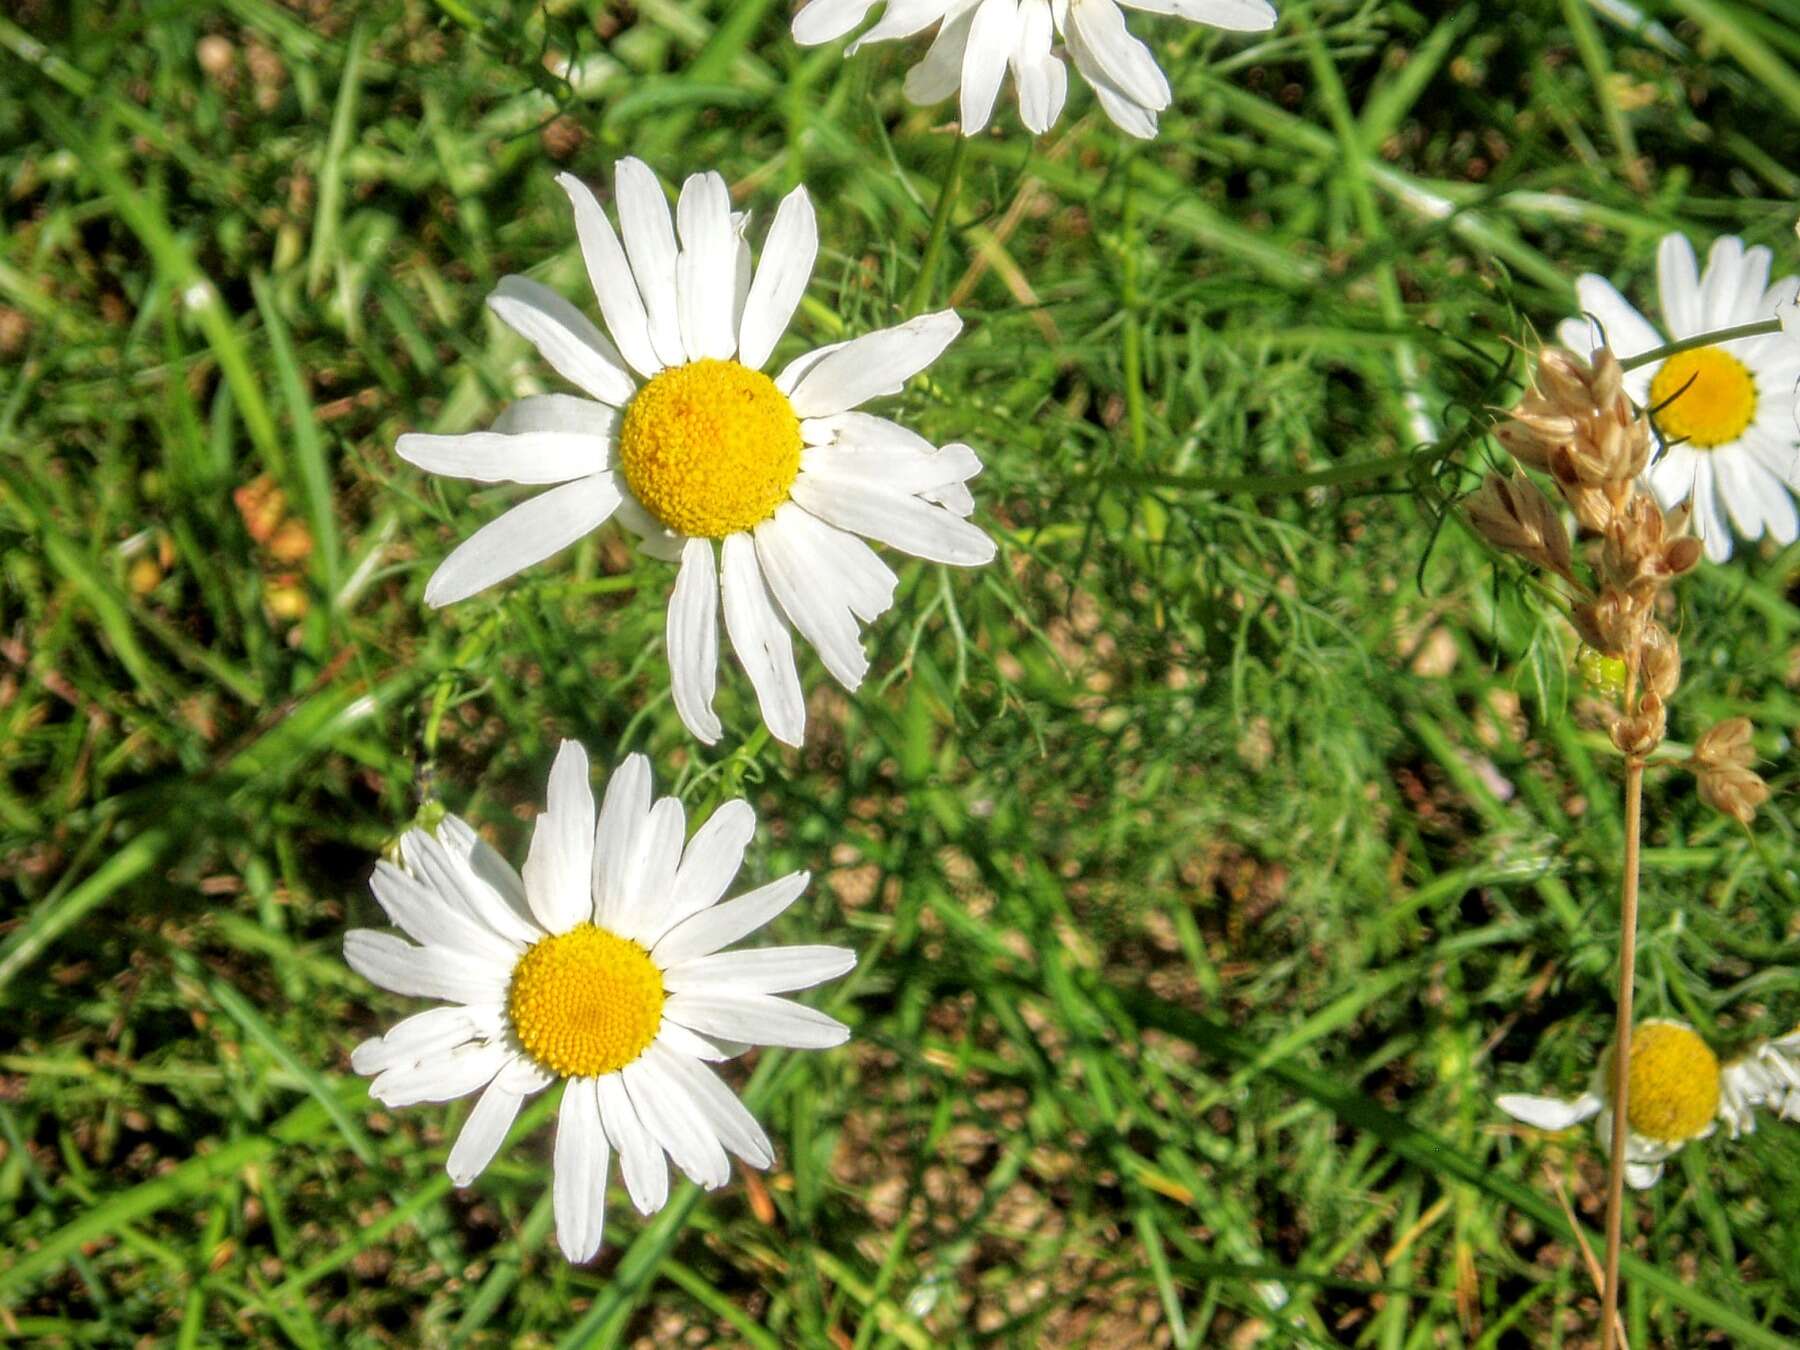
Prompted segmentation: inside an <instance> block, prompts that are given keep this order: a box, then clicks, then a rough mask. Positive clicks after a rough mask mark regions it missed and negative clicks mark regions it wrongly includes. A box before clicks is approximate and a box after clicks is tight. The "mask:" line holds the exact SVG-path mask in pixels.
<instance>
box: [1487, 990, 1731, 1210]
mask: <svg viewBox="0 0 1800 1350" xmlns="http://www.w3.org/2000/svg"><path fill="white" fill-rule="evenodd" d="M1722 1089H1723V1084H1722V1077H1721V1073H1720V1070H1719V1059H1718V1056H1717V1055H1715V1054H1713V1052H1712V1047H1711V1046H1709V1045H1707V1043H1706V1042H1705V1041H1704V1040H1702V1039H1701V1038H1700V1034H1699V1033H1698V1032H1697V1031H1695V1030H1694V1029H1693V1028H1692V1027H1690V1026H1688V1025H1687V1023H1685V1022H1676V1021H1673V1020H1670V1019H1668V1018H1651V1019H1649V1020H1647V1021H1644V1022H1640V1023H1638V1025H1637V1027H1636V1028H1635V1029H1633V1031H1632V1033H1631V1063H1630V1067H1629V1070H1628V1082H1627V1088H1626V1096H1627V1102H1626V1106H1625V1123H1626V1126H1627V1127H1628V1130H1629V1132H1628V1133H1627V1135H1626V1137H1625V1180H1626V1181H1627V1182H1629V1183H1630V1184H1631V1185H1632V1186H1633V1187H1634V1188H1636V1189H1638V1190H1643V1189H1645V1188H1646V1187H1649V1186H1654V1185H1655V1184H1656V1181H1657V1178H1659V1177H1661V1176H1662V1170H1663V1163H1664V1162H1665V1161H1667V1160H1668V1159H1669V1158H1670V1157H1672V1156H1673V1155H1674V1154H1676V1153H1677V1152H1679V1151H1680V1149H1681V1146H1682V1145H1683V1144H1687V1143H1691V1142H1693V1141H1694V1140H1696V1139H1704V1138H1706V1137H1707V1136H1708V1135H1710V1134H1711V1133H1712V1132H1713V1128H1714V1126H1715V1124H1716V1123H1717V1121H1718V1120H1720V1119H1722V1118H1725V1116H1724V1110H1723V1109H1722V1108H1723V1107H1724V1105H1725V1102H1724V1094H1723V1090H1722ZM1494 1104H1495V1105H1496V1106H1498V1107H1499V1108H1500V1109H1501V1110H1502V1111H1504V1112H1506V1114H1507V1115H1509V1116H1511V1117H1512V1118H1513V1119H1514V1120H1518V1121H1522V1122H1524V1123H1525V1124H1527V1125H1530V1126H1533V1127H1535V1128H1537V1129H1540V1130H1566V1129H1568V1128H1569V1127H1570V1126H1572V1125H1579V1124H1581V1123H1582V1122H1583V1121H1585V1120H1593V1121H1594V1133H1595V1136H1596V1137H1597V1138H1598V1139H1599V1141H1600V1147H1601V1149H1602V1150H1603V1151H1604V1150H1607V1149H1609V1148H1610V1147H1611V1145H1612V1055H1611V1052H1610V1051H1609V1052H1608V1053H1607V1054H1606V1055H1604V1056H1602V1057H1601V1061H1600V1064H1599V1066H1598V1067H1597V1068H1596V1069H1595V1070H1594V1075H1593V1078H1592V1080H1591V1081H1590V1083H1589V1084H1588V1090H1587V1091H1586V1092H1584V1093H1582V1094H1581V1096H1579V1097H1577V1098H1576V1099H1575V1100H1574V1101H1567V1100H1565V1099H1563V1098H1561V1097H1532V1096H1526V1095H1523V1094H1517V1093H1514V1094H1507V1095H1504V1096H1500V1097H1497V1098H1495V1100H1494ZM1728 1123H1729V1122H1728Z"/></svg>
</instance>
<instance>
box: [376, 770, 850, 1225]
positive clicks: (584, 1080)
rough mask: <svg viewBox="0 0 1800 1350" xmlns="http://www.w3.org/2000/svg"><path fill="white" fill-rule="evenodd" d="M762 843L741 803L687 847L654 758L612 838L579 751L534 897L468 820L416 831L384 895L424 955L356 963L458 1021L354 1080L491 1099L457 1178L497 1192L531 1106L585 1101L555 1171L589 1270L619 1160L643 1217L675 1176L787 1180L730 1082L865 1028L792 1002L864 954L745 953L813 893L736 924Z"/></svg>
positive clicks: (571, 1119)
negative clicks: (543, 1096)
mask: <svg viewBox="0 0 1800 1350" xmlns="http://www.w3.org/2000/svg"><path fill="white" fill-rule="evenodd" d="M755 829H756V816H755V813H754V812H753V811H752V810H751V808H750V806H749V804H748V803H746V802H742V801H733V802H727V803H726V804H725V805H723V806H721V807H720V808H719V809H718V810H717V811H715V812H714V813H713V814H712V816H711V818H710V819H708V820H707V822H706V824H704V825H702V826H701V827H700V828H699V829H698V830H696V831H695V832H694V837H693V838H692V839H691V840H686V847H685V848H684V847H683V841H684V839H685V836H686V826H685V821H684V818H683V814H682V808H681V803H680V802H679V801H678V800H676V799H675V798H673V797H664V798H662V799H660V800H659V801H657V802H656V803H655V804H654V805H652V803H651V799H650V763H649V761H648V760H647V759H645V758H644V756H642V755H632V756H630V757H629V758H628V759H626V761H625V762H624V763H623V764H622V765H620V766H619V769H618V771H617V772H616V773H614V774H613V776H612V781H611V782H610V783H608V784H607V789H606V800H605V802H604V804H603V805H602V806H601V808H600V812H599V818H598V821H596V819H595V813H594V794H593V792H592V790H591V789H590V788H589V786H588V759H587V753H586V752H585V751H584V750H583V749H582V748H581V747H580V746H579V745H577V744H576V743H575V742H573V741H564V742H563V745H562V749H561V751H560V752H559V753H558V754H557V756H556V763H555V765H554V766H553V767H552V768H551V770H550V802H549V809H547V810H546V811H545V812H544V813H543V814H542V815H540V816H539V817H538V819H537V827H536V830H535V832H534V833H533V835H532V838H531V851H530V854H529V855H528V856H527V857H526V860H525V871H524V875H523V877H521V876H520V874H519V873H518V872H515V871H514V870H513V869H512V867H511V866H509V865H508V864H507V863H506V862H505V861H504V860H503V859H502V858H501V857H500V856H499V854H497V853H495V852H494V850H493V849H491V848H489V847H488V846H487V845H486V844H484V843H482V842H481V841H480V840H479V839H478V838H477V837H476V835H475V832H474V831H473V830H472V829H470V828H469V826H468V825H467V824H465V823H464V822H463V821H461V820H458V819H457V818H456V817H455V816H449V817H446V818H445V820H444V822H443V823H442V824H441V825H440V826H439V827H438V832H437V834H436V836H435V837H434V836H433V835H430V834H427V833H426V832H424V831H423V830H413V831H412V832H411V833H409V834H408V835H407V836H406V837H405V838H404V839H403V840H402V841H401V845H400V850H401V859H402V865H401V866H398V867H396V866H394V865H393V864H392V863H389V862H385V861H384V862H380V863H377V864H376V867H375V876H374V879H373V881H372V883H371V884H372V887H373V889H374V892H375V898H376V899H377V900H378V901H380V902H381V907H382V909H383V910H385V911H386V912H387V916H388V917H389V918H390V919H392V920H393V921H394V924H395V926H396V927H398V928H400V929H401V930H402V931H403V932H405V933H406V935H407V936H408V937H410V938H412V939H413V940H414V942H416V943H417V944H418V945H417V946H415V945H413V942H408V941H406V939H405V938H402V937H399V936H397V935H395V934H393V933H385V932H377V931H375V930H372V929H367V928H359V929H356V930H354V931H352V932H351V933H349V934H348V935H347V936H346V937H345V939H344V958H345V960H347V961H348V962H349V963H350V966H351V968H352V969H353V970H355V971H356V972H357V973H358V974H359V975H362V976H363V977H364V978H365V979H368V980H370V981H371V982H373V983H375V984H378V985H380V986H381V987H382V988H384V989H389V990H392V991H393V992H394V993H397V994H407V995H411V996H414V997H418V998H436V999H443V1000H445V1004H444V1006H441V1007H436V1008H432V1009H430V1010H428V1011H426V1012H422V1013H418V1014H415V1015H414V1016H412V1017H408V1018H406V1019H405V1020H404V1021H402V1022H399V1023H397V1024H396V1025H395V1026H394V1027H393V1028H392V1029H391V1030H390V1031H389V1032H388V1033H387V1034H386V1035H385V1036H380V1037H377V1038H375V1039H374V1040H369V1041H365V1042H363V1043H362V1044H361V1045H359V1046H357V1048H356V1051H355V1053H354V1054H353V1055H352V1056H351V1058H350V1063H351V1065H352V1067H353V1068H355V1070H356V1071H357V1072H358V1073H360V1074H366V1075H369V1076H370V1077H372V1078H373V1079H374V1081H373V1082H372V1083H371V1084H370V1085H369V1092H370V1094H371V1095H372V1096H374V1097H375V1098H376V1099H377V1100H378V1101H380V1102H382V1103H383V1104H384V1105H386V1106H408V1105H411V1104H412V1103H414V1102H441V1101H449V1100H450V1099H452V1098H454V1097H465V1096H468V1095H469V1094H470V1093H474V1092H479V1093H480V1094H481V1096H480V1098H479V1099H478V1100H477V1101H476V1103H475V1107H474V1109H473V1110H472V1111H470V1113H469V1118H468V1120H467V1121H466V1122H465V1123H464V1125H463V1128H462V1132H461V1133H460V1134H459V1135H458V1136H457V1138H456V1143H455V1145H454V1146H453V1147H452V1148H451V1150H450V1157H449V1160H448V1162H447V1164H446V1166H447V1167H448V1169H449V1172H450V1176H451V1178H452V1179H453V1180H454V1181H455V1182H456V1184H457V1185H458V1186H467V1185H469V1184H470V1183H471V1182H472V1181H474V1180H475V1178H476V1177H477V1176H479V1175H480V1174H481V1172H482V1170H483V1169H484V1168H486V1167H487V1165H488V1163H489V1162H490V1161H492V1159H493V1157H494V1154H495V1152H496V1151H497V1150H498V1149H499V1147H500V1145H501V1143H502V1142H503V1141H504V1140H505V1138H506V1133H507V1131H508V1130H509V1129H511V1127H512V1123H513V1121H514V1119H515V1118H516V1117H517V1116H518V1114H519V1108H520V1106H521V1104H522V1103H523V1102H524V1100H525V1098H527V1097H528V1096H530V1095H531V1094H532V1093H534V1092H538V1091H541V1090H542V1089H544V1088H546V1087H548V1086H550V1084H551V1083H553V1082H555V1081H557V1080H558V1079H562V1080H564V1084H565V1086H564V1089H563V1099H562V1104H561V1106H560V1107H559V1114H558V1116H557V1123H556V1148H555V1156H554V1163H553V1167H554V1172H555V1182H554V1185H555V1192H554V1194H555V1200H554V1203H555V1209H556V1236H557V1241H558V1243H559V1244H560V1245H561V1247H562V1250H563V1254H564V1255H565V1256H567V1257H568V1258H569V1260H571V1261H587V1260H591V1259H592V1258H593V1256H594V1254H595V1253H596V1252H598V1251H599V1250H600V1234H601V1229H602V1227H603V1224H604V1221H605V1200H606V1181H607V1168H608V1164H609V1162H610V1159H611V1157H612V1154H613V1153H614V1152H617V1154H618V1156H619V1171H620V1173H621V1175H622V1176H623V1178H624V1181H625V1190H626V1192H627V1194H629V1195H630V1197H631V1202H632V1204H633V1205H635V1206H636V1207H637V1209H638V1212H639V1213H641V1214H651V1213H654V1212H655V1211H656V1210H658V1209H661V1208H662V1205H663V1202H664V1201H665V1200H666V1199H667V1198H668V1193H669V1171H668V1165H667V1163H666V1161H665V1157H664V1155H665V1154H666V1155H667V1157H668V1158H671V1159H673V1160H674V1162H675V1165H676V1166H677V1167H679V1168H680V1169H681V1170H682V1171H683V1172H684V1173H686V1174H687V1175H688V1176H689V1177H691V1178H692V1179H693V1180H695V1181H697V1182H699V1183H700V1184H701V1185H702V1186H705V1187H706V1188H707V1189H708V1190H711V1189H713V1188H715V1187H718V1186H722V1185H724V1184H725V1182H726V1181H727V1180H729V1179H730V1175H731V1169H730V1164H729V1163H728V1162H727V1161H726V1157H725V1155H726V1153H727V1152H730V1153H733V1154H735V1155H737V1156H738V1157H739V1158H741V1159H743V1160H744V1161H745V1162H746V1163H749V1164H750V1165H751V1166H752V1167H767V1166H769V1165H770V1163H771V1162H772V1161H773V1160H774V1150H773V1149H772V1148H771V1146H770V1144H769V1139H768V1136H767V1135H765V1134H764V1133H763V1130H762V1127H761V1126H760V1125H758V1124H757V1123H756V1120H755V1118H754V1117H753V1116H751V1114H750V1113H749V1111H747V1110H746V1109H745V1108H744V1106H743V1104H742V1103H740V1102H739V1101H738V1099H737V1098H736V1097H735V1096H733V1095H732V1093H731V1091H730V1089H728V1088H727V1087H726V1086H725V1085H724V1084H723V1083H722V1082H720V1081H719V1079H718V1078H717V1077H716V1076H715V1075H714V1074H713V1072H712V1070H710V1069H708V1068H707V1067H706V1064H707V1062H709V1061H718V1060H724V1059H728V1058H730V1057H731V1056H733V1055H735V1054H739V1053H741V1052H742V1051H743V1050H745V1049H747V1048H748V1047H749V1046H751V1045H784V1046H793V1047H797V1048H801V1049H820V1048H823V1047H826V1046H833V1045H840V1044H842V1043H843V1042H844V1040H845V1039H847V1037H848V1036H849V1034H850V1033H849V1029H848V1028H846V1027H845V1026H844V1025H843V1024H842V1023H841V1022H838V1021H837V1020H835V1019H834V1018H830V1017H827V1016H826V1015H825V1014H824V1013H821V1012H817V1011H815V1010H814V1009H812V1008H809V1007H806V1006H805V1005H803V1004H799V1003H795V1002H793V1001H792V1000H790V999H785V998H778V997H776V996H777V995H779V994H783V993H787V992H790V991H793V990H796V989H806V988H810V987H811V986H813V985H816V984H819V983H820V982H822V981H825V980H830V979H835V978H837V977H838V976H839V975H842V974H843V973H844V972H845V971H847V970H849V969H850V968H851V967H852V966H854V965H855V964H856V957H855V955H854V954H853V953H851V952H849V951H847V950H845V949H844V948H842V947H761V948H754V949H751V950H745V951H724V950H723V948H725V947H727V946H729V945H730V944H731V943H733V942H736V941H737V940H738V939H739V938H742V937H744V936H745V935H747V934H749V933H751V932H754V931H755V930H756V929H758V928H761V927H762V926H763V925H764V924H766V923H768V922H769V921H770V920H771V919H773V918H774V917H775V916H776V915H777V914H780V913H781V912H782V911H783V910H784V909H786V908H787V907H788V906H789V905H791V904H793V902H794V901H795V900H796V899H797V898H798V897H799V895H800V893H801V892H802V891H803V890H805V888H806V882H807V874H806V873H805V872H794V873H791V874H789V875H788V876H785V877H783V878H781V880H779V881H775V882H771V883H770V884H769V885H767V886H763V887H761V888H760V889H757V890H754V891H751V892H749V893H748V894H746V895H741V896H739V897H738V898H737V899H735V900H728V901H726V902H725V903H723V904H720V903H718V901H719V897H720V896H721V895H723V894H724V892H725V888H726V886H727V885H729V884H730V882H731V879H732V877H733V876H734V875H735V874H736V872H737V870H738V866H739V864H740V863H741V862H742V861H743V857H744V846H745V845H746V844H748V843H749V842H750V836H751V834H752V833H753V832H754V831H755Z"/></svg>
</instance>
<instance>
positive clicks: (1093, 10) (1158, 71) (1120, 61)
mask: <svg viewBox="0 0 1800 1350" xmlns="http://www.w3.org/2000/svg"><path fill="white" fill-rule="evenodd" d="M1064 32H1065V35H1066V36H1067V37H1068V40H1069V53H1070V55H1072V56H1073V57H1074V58H1075V65H1076V68H1077V69H1078V70H1080V71H1081V73H1082V74H1083V75H1084V76H1086V77H1087V79H1088V81H1089V82H1090V83H1092V84H1094V85H1095V86H1096V87H1101V86H1105V87H1109V88H1112V89H1115V90H1117V91H1118V92H1119V93H1120V94H1122V95H1124V97H1125V98H1127V99H1129V100H1130V101H1131V102H1132V103H1135V104H1137V105H1138V106H1139V107H1142V108H1145V109H1148V110H1149V111H1151V112H1160V111H1161V110H1162V109H1164V108H1166V107H1168V106H1169V99H1170V93H1169V82H1168V80H1167V79H1166V78H1164V76H1163V73H1162V68H1161V67H1160V66H1158V65H1157V64H1156V58H1155V57H1154V56H1152V55H1151V54H1150V49H1149V48H1148V47H1146V46H1145V45H1144V44H1143V43H1142V42H1140V41H1139V40H1138V39H1137V38H1135V37H1133V36H1132V35H1131V32H1130V30H1129V29H1127V28H1126V27H1125V16H1124V14H1122V13H1120V11H1119V7H1118V6H1117V5H1116V4H1113V3H1112V0H1082V3H1080V4H1076V5H1070V6H1069V16H1068V18H1067V19H1066V20H1064Z"/></svg>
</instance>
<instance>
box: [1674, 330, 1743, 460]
mask: <svg viewBox="0 0 1800 1350" xmlns="http://www.w3.org/2000/svg"><path fill="white" fill-rule="evenodd" d="M1664 405H1667V406H1664ZM1650 406H1651V407H1652V408H1657V409H1660V410H1661V411H1659V412H1658V413H1657V414H1656V425H1657V429H1658V430H1660V431H1661V432H1662V434H1663V436H1664V438H1665V439H1667V440H1671V441H1686V442H1687V443H1688V444H1689V445H1695V446H1698V447H1699V448H1700V449H1702V450H1711V449H1712V448H1713V447H1714V446H1718V445H1724V444H1725V443H1726V442H1727V441H1734V440H1736V439H1737V438H1738V437H1739V436H1741V435H1743V434H1744V428H1745V427H1747V426H1749V425H1750V419H1751V418H1753V417H1755V416H1756V379H1755V377H1754V376H1752V375H1751V374H1750V371H1749V369H1748V367H1746V366H1745V365H1744V363H1743V362H1742V361H1740V360H1738V359H1737V357H1735V356H1732V355H1730V354H1728V353H1726V352H1723V351H1721V350H1720V349H1719V348H1717V347H1698V348H1696V349H1695V350H1693V351H1691V352H1678V353H1677V354H1676V355H1674V356H1671V357H1670V358H1669V359H1668V360H1667V361H1664V362H1663V363H1662V368H1661V369H1660V370H1658V371H1657V372H1656V378H1655V379H1653V380H1651V381H1650Z"/></svg>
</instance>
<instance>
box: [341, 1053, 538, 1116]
mask: <svg viewBox="0 0 1800 1350" xmlns="http://www.w3.org/2000/svg"><path fill="white" fill-rule="evenodd" d="M512 1057H513V1052H512V1051H511V1050H509V1049H508V1048H507V1047H506V1046H505V1045H502V1044H501V1043H499V1042H498V1041H489V1042H486V1043H482V1044H468V1045H459V1046H457V1047H456V1048H455V1049H454V1050H451V1051H448V1052H447V1053H445V1054H442V1055H437V1056H434V1057H433V1058H431V1059H429V1060H426V1061H423V1062H421V1063H419V1064H413V1065H408V1066H402V1067H397V1068H392V1069H388V1070H386V1071H385V1072H383V1073H380V1074H377V1075H376V1076H375V1079H374V1081H373V1082H371V1083H370V1084H369V1095H370V1096H371V1097H373V1098H374V1099H375V1100H376V1101H378V1102H380V1103H381V1104H382V1105H383V1106H414V1105H417V1104H418V1103H419V1102H448V1101H454V1100H455V1099H456V1098H458V1097H466V1096H468V1095H469V1094H470V1093H471V1092H474V1091H476V1090H477V1089H479V1088H481V1087H484V1086H485V1085H486V1084H487V1083H489V1082H490V1081H492V1079H493V1077H494V1075H495V1074H497V1073H499V1072H500V1070H501V1069H503V1068H505V1067H506V1065H507V1064H508V1063H509V1062H510V1061H511V1060H512Z"/></svg>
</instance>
